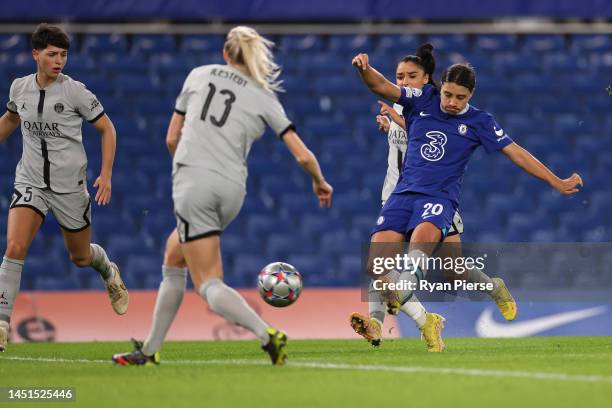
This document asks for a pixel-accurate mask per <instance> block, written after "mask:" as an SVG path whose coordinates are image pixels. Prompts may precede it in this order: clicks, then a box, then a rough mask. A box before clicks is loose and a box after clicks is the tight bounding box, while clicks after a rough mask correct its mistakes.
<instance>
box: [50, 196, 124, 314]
mask: <svg viewBox="0 0 612 408" xmlns="http://www.w3.org/2000/svg"><path fill="white" fill-rule="evenodd" d="M46 196H47V200H48V201H49V203H50V208H51V211H52V212H53V215H54V216H55V219H56V220H57V222H58V224H59V225H60V226H61V228H62V235H63V237H64V245H65V246H66V249H67V250H68V254H69V255H70V260H71V261H72V263H73V264H75V265H76V266H78V267H79V268H85V267H88V266H91V267H92V268H93V269H95V270H96V271H97V272H98V273H99V274H100V277H101V278H102V280H103V281H104V286H105V288H106V291H107V292H108V296H109V299H110V302H111V305H112V307H113V310H114V311H115V313H117V314H118V315H122V314H125V313H126V312H127V309H128V305H129V301H130V299H129V294H128V291H127V289H126V287H125V284H124V283H123V280H122V279H121V273H120V272H119V268H118V267H117V265H116V264H115V263H113V262H111V261H110V260H109V259H108V256H107V255H106V251H105V250H104V248H102V247H101V246H100V245H98V244H92V243H91V222H90V219H91V201H90V199H89V194H88V193H87V191H86V190H83V191H81V192H78V193H70V194H54V193H47V194H46Z"/></svg>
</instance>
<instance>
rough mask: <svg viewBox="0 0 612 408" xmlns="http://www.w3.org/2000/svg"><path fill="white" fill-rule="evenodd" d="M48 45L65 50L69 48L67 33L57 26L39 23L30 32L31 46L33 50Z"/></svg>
mask: <svg viewBox="0 0 612 408" xmlns="http://www.w3.org/2000/svg"><path fill="white" fill-rule="evenodd" d="M49 45H53V46H55V47H58V48H63V49H65V50H67V49H69V48H70V39H69V38H68V34H66V32H65V31H64V30H62V29H61V28H59V27H57V26H52V25H49V24H47V23H42V24H39V25H38V27H36V30H34V32H33V33H32V48H33V49H35V50H44V49H45V48H47V47H48V46H49Z"/></svg>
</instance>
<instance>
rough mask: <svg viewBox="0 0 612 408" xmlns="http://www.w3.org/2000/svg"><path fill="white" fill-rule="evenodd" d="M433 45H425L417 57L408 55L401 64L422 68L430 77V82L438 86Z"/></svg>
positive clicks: (417, 52) (418, 50)
mask: <svg viewBox="0 0 612 408" xmlns="http://www.w3.org/2000/svg"><path fill="white" fill-rule="evenodd" d="M433 49H434V47H433V45H431V44H423V45H421V46H420V47H419V48H418V49H417V51H416V55H406V56H405V57H404V58H402V59H401V60H400V61H399V62H412V63H414V64H416V65H418V66H420V67H421V68H423V71H425V73H426V74H427V75H429V82H428V83H430V84H432V85H434V86H435V85H436V83H435V82H434V79H433V74H434V71H435V70H436V59H435V58H434V56H433ZM398 64H399V63H398Z"/></svg>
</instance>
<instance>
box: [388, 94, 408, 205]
mask: <svg viewBox="0 0 612 408" xmlns="http://www.w3.org/2000/svg"><path fill="white" fill-rule="evenodd" d="M393 109H395V111H396V112H397V113H399V114H400V115H401V114H402V111H403V109H404V108H403V107H402V105H398V104H397V103H395V104H393ZM389 120H390V121H391V124H390V125H389V133H388V134H387V138H388V139H389V157H388V159H387V175H386V176H385V183H384V184H383V189H382V201H387V199H388V198H389V196H390V195H391V193H392V192H393V190H395V185H396V184H397V180H398V179H399V175H400V173H401V171H402V164H403V162H404V157H405V156H406V147H407V145H408V137H407V134H406V131H405V130H404V129H402V127H401V126H399V125H398V124H397V123H395V122H394V121H392V120H391V119H389Z"/></svg>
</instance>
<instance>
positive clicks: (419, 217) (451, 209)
mask: <svg viewBox="0 0 612 408" xmlns="http://www.w3.org/2000/svg"><path fill="white" fill-rule="evenodd" d="M456 210H457V208H456V206H455V204H454V203H453V201H451V200H447V199H444V198H437V197H432V196H428V195H425V194H420V193H411V192H405V193H393V194H391V196H389V199H388V200H387V202H386V203H385V205H384V207H383V208H382V210H381V211H380V214H379V217H378V219H377V220H376V226H375V227H374V229H373V230H372V235H373V234H375V233H377V232H379V231H395V232H398V233H400V234H403V235H404V236H406V237H408V236H409V235H410V233H411V232H412V230H413V229H415V228H416V227H417V225H419V224H421V223H423V222H431V223H432V224H434V225H435V226H436V227H438V228H439V229H440V231H441V232H442V239H444V238H445V237H446V235H447V234H448V232H449V230H450V228H451V226H452V225H453V216H454V215H455V211H456Z"/></svg>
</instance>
